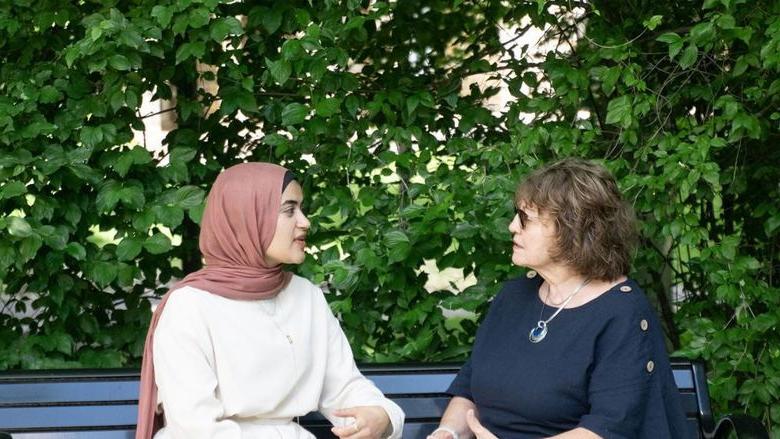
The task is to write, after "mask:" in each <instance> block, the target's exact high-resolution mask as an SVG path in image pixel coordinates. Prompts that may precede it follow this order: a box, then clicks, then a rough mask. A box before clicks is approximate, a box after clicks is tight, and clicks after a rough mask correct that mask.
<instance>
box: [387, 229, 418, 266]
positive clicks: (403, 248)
mask: <svg viewBox="0 0 780 439" xmlns="http://www.w3.org/2000/svg"><path fill="white" fill-rule="evenodd" d="M384 241H385V245H386V246H387V249H388V259H389V261H390V262H391V263H392V262H399V261H403V260H404V259H406V257H407V256H408V255H409V252H410V251H411V249H412V246H411V243H410V241H409V237H408V236H406V233H404V232H402V231H400V230H391V231H389V232H387V233H385V235H384Z"/></svg>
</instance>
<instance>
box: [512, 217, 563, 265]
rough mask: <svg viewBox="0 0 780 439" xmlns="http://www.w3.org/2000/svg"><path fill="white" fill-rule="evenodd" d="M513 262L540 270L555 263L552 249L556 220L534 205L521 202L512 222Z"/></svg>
mask: <svg viewBox="0 0 780 439" xmlns="http://www.w3.org/2000/svg"><path fill="white" fill-rule="evenodd" d="M509 232H510V233H512V244H513V245H512V263H513V264H515V265H518V266H523V267H528V268H531V269H533V270H537V271H538V270H540V269H543V268H544V267H546V266H548V265H550V264H553V261H552V259H551V258H550V250H551V249H553V246H554V245H555V240H556V229H555V221H553V219H552V218H550V217H548V216H546V215H543V214H541V213H540V212H539V210H538V209H536V208H535V207H533V206H529V205H527V204H521V205H520V207H518V208H517V213H516V214H515V216H514V218H512V222H511V223H509Z"/></svg>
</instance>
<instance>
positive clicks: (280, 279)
mask: <svg viewBox="0 0 780 439" xmlns="http://www.w3.org/2000/svg"><path fill="white" fill-rule="evenodd" d="M302 205H303V192H302V190H301V186H300V185H299V184H298V182H296V181H295V179H294V178H293V175H292V174H291V173H290V172H289V171H287V170H286V169H284V168H282V167H281V166H276V165H272V164H269V163H243V164H240V165H236V166H233V167H231V168H228V169H226V170H225V171H223V172H222V173H221V174H220V175H219V177H217V180H216V181H215V182H214V185H213V187H212V188H211V191H210V192H209V196H208V201H207V203H206V209H205V211H204V214H203V220H202V223H201V231H200V242H199V245H200V250H201V253H202V254H203V257H204V261H205V267H204V268H203V269H201V270H198V271H196V272H194V273H190V274H189V275H188V276H187V277H185V278H184V279H183V280H182V281H181V282H179V283H178V284H176V285H174V286H173V287H172V288H171V290H170V291H169V292H168V293H167V294H166V295H165V296H164V297H163V299H162V301H161V302H160V305H159V306H158V307H157V310H156V311H155V313H154V317H153V320H152V325H151V327H150V328H149V333H148V335H147V339H146V347H145V351H144V359H143V367H142V369H141V394H140V401H139V412H138V428H137V430H136V439H150V438H151V437H152V436H154V438H156V439H179V438H181V439H184V438H186V439H194V438H204V439H206V438H209V439H214V438H225V439H228V438H257V439H265V438H278V439H307V438H313V437H314V436H313V435H312V434H311V433H309V432H307V431H306V430H304V429H303V427H301V426H300V425H298V424H297V423H296V422H295V418H296V417H298V416H303V415H305V414H307V413H308V412H310V411H314V410H318V411H320V412H321V413H322V414H323V415H325V416H326V417H327V418H328V419H329V420H330V421H331V422H332V423H333V424H334V425H336V426H335V427H334V428H333V430H332V431H333V433H334V434H335V435H336V436H338V437H340V438H350V439H360V438H363V439H367V438H373V439H377V438H386V437H388V436H390V437H392V438H399V437H401V432H402V431H403V419H404V415H403V412H402V411H401V409H400V408H399V407H398V406H397V405H396V404H395V403H393V402H392V401H390V400H388V399H387V398H385V397H384V396H383V395H382V393H381V392H380V391H379V389H377V388H376V387H375V386H374V385H373V384H372V383H371V382H370V381H369V380H367V379H366V378H365V377H363V376H362V375H361V374H360V372H359V371H358V369H357V367H356V366H355V361H354V359H353V357H352V351H351V349H350V346H349V343H348V342H347V339H346V337H344V333H343V332H342V331H341V327H340V326H339V322H338V320H336V318H335V317H334V316H333V313H331V311H330V308H329V307H328V303H327V302H326V301H325V296H324V295H323V293H322V291H321V290H320V289H319V288H318V287H317V286H315V285H313V284H312V283H311V282H309V281H308V280H306V279H304V278H302V277H298V276H294V275H292V274H291V273H289V272H287V271H285V270H284V269H283V267H284V265H285V264H300V263H301V262H303V260H304V258H305V253H304V249H305V246H306V234H307V232H308V230H309V220H308V219H307V218H306V216H305V215H304V213H303V210H302ZM160 427H161V428H160Z"/></svg>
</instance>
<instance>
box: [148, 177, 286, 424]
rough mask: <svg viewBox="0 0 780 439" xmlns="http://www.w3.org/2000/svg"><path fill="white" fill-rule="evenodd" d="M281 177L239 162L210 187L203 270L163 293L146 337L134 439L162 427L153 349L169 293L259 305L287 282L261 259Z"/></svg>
mask: <svg viewBox="0 0 780 439" xmlns="http://www.w3.org/2000/svg"><path fill="white" fill-rule="evenodd" d="M286 172H287V170H286V169H285V168H283V167H281V166H277V165H272V164H269V163H242V164H239V165H235V166H232V167H230V168H228V169H226V170H224V171H223V172H222V173H221V174H220V175H219V176H218V177H217V180H216V181H215V182H214V185H213V186H212V187H211V192H209V196H208V199H207V201H206V209H205V211H204V212H203V220H202V221H201V228H200V242H199V245H200V252H201V253H202V254H203V259H204V261H205V266H204V268H202V269H200V270H198V271H196V272H194V273H191V274H189V275H188V276H187V277H185V278H184V279H182V280H181V281H180V282H178V283H177V284H175V285H174V286H173V287H171V289H170V290H168V293H166V294H165V295H164V296H163V297H162V300H161V301H160V304H159V305H157V309H156V310H155V312H154V314H153V315H152V322H151V325H150V326H149V332H148V333H147V334H146V344H145V345H144V357H143V363H142V366H141V389H140V395H139V401H138V426H137V428H136V432H135V437H136V439H150V438H151V437H152V436H153V435H154V433H155V432H157V430H159V429H160V427H162V425H163V419H162V413H157V412H156V408H157V383H155V381H154V364H153V357H152V345H153V338H154V330H155V328H156V327H157V322H158V321H159V320H160V316H161V315H162V311H163V308H165V303H166V302H167V301H168V297H170V295H171V292H173V291H175V290H177V289H179V288H181V287H184V286H192V287H195V288H199V289H202V290H205V291H208V292H210V293H212V294H216V295H219V296H222V297H227V298H229V299H237V300H258V299H268V298H271V297H274V296H276V295H277V294H279V291H281V290H282V288H284V287H285V286H286V285H287V283H288V282H289V281H290V277H291V276H292V275H291V274H290V273H288V272H284V271H282V267H281V265H276V266H268V265H267V264H266V263H265V257H264V255H265V249H266V248H268V246H269V245H270V244H271V240H272V239H273V236H274V233H275V231H276V220H277V217H278V215H279V207H280V204H281V198H282V184H283V181H284V175H285V173H286Z"/></svg>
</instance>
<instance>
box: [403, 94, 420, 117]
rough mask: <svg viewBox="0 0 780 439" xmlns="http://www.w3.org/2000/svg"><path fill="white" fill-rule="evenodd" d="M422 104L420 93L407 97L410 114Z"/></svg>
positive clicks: (408, 112)
mask: <svg viewBox="0 0 780 439" xmlns="http://www.w3.org/2000/svg"><path fill="white" fill-rule="evenodd" d="M419 104H420V96H418V95H411V96H409V97H408V98H407V99H406V113H407V114H409V115H410V116H411V115H412V114H414V110H415V109H417V106H418V105H419Z"/></svg>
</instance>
